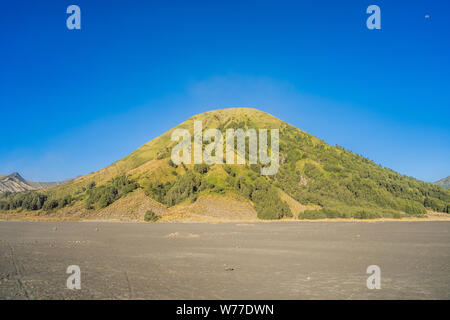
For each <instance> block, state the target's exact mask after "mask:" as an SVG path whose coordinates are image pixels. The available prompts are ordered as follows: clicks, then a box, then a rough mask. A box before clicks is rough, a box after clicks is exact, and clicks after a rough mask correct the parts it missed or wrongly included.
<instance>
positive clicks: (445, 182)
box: [434, 176, 450, 189]
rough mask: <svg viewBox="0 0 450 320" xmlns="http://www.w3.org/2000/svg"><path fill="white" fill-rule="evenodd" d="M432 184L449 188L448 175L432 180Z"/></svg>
mask: <svg viewBox="0 0 450 320" xmlns="http://www.w3.org/2000/svg"><path fill="white" fill-rule="evenodd" d="M434 184H436V185H438V186H441V187H442V188H444V189H450V176H448V177H447V178H444V179H441V180H439V181H436V182H434Z"/></svg>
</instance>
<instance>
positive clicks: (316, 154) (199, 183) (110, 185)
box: [0, 108, 450, 221]
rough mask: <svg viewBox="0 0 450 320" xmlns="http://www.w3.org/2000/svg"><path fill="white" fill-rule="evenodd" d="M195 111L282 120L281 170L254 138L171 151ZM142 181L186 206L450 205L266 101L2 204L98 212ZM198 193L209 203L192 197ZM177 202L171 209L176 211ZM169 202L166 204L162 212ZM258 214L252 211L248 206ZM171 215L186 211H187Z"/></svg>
mask: <svg viewBox="0 0 450 320" xmlns="http://www.w3.org/2000/svg"><path fill="white" fill-rule="evenodd" d="M194 121H201V123H202V127H203V132H205V130H207V129H218V130H219V132H222V133H224V132H225V131H226V130H227V129H235V130H237V129H243V130H244V131H246V130H249V129H255V130H261V129H267V130H269V129H278V130H279V170H278V171H277V172H276V174H274V175H269V176H262V175H261V174H260V172H261V170H260V169H261V167H263V165H261V164H260V163H258V164H251V163H250V162H249V154H248V149H249V144H248V142H246V143H245V146H246V152H245V155H244V156H245V164H218V163H213V164H210V165H207V164H205V163H203V164H195V165H194V164H185V163H181V164H179V165H177V164H175V163H174V162H173V161H172V159H171V154H172V151H173V148H174V146H176V145H177V144H178V141H172V139H171V136H172V133H173V132H174V131H175V130H177V129H186V130H187V131H188V132H189V133H190V135H191V137H192V136H193V133H194V129H193V128H194ZM269 131H270V130H269ZM192 141H193V140H191V144H192ZM268 141H270V139H269V140H268ZM206 144H207V143H205V145H206ZM205 145H204V146H203V147H205ZM224 148H225V145H224ZM270 152H272V151H270ZM224 157H225V153H224ZM224 160H225V159H224ZM136 190H141V191H142V192H143V193H142V194H144V195H145V196H146V197H149V198H150V199H152V200H154V201H156V202H158V203H160V204H161V205H162V206H165V207H167V208H175V209H176V208H180V210H181V208H185V209H183V210H181V211H183V212H186V210H187V209H186V208H190V209H189V210H198V208H218V206H217V205H216V204H217V203H220V201H221V200H219V198H220V197H219V198H218V197H216V196H221V197H222V196H223V197H234V198H233V199H237V200H236V201H238V202H239V201H241V202H242V201H244V202H248V203H250V204H251V208H252V210H254V211H256V213H257V217H258V218H260V219H294V218H298V219H322V218H353V219H374V218H402V217H409V216H414V217H424V216H426V214H427V212H428V211H435V212H441V213H443V214H447V213H448V212H449V208H450V191H449V190H444V189H442V188H441V187H439V186H436V185H433V184H431V183H426V182H423V181H419V180H417V179H414V178H411V177H408V176H405V175H401V174H399V173H397V172H395V171H393V170H391V169H387V168H384V167H382V166H380V165H377V164H375V163H374V162H373V161H371V160H369V159H367V158H364V157H362V156H360V155H357V154H355V153H353V152H351V151H349V150H346V149H345V148H343V147H340V146H331V145H329V144H327V143H326V142H325V141H323V140H321V139H318V138H317V137H314V136H312V135H310V134H308V133H306V132H304V131H302V130H301V129H298V128H296V127H294V126H292V125H290V124H288V123H287V122H284V121H282V120H280V119H278V118H276V117H274V116H273V115H270V114H268V113H265V112H263V111H260V110H258V109H254V108H228V109H218V110H213V111H208V112H205V113H201V114H197V115H194V116H192V117H190V118H188V119H187V120H186V121H184V122H182V123H180V124H179V125H177V126H176V127H174V128H172V129H170V130H168V131H167V132H165V133H163V134H162V135H160V136H159V137H157V138H155V139H153V140H151V141H149V142H147V143H146V144H144V145H143V146H141V147H140V148H138V149H136V150H135V151H133V152H132V153H130V154H129V155H128V156H126V157H124V158H122V159H120V160H118V161H116V162H114V163H112V164H111V165H109V166H107V167H105V168H103V169H101V170H98V171H96V172H93V173H91V174H88V175H85V176H81V177H79V178H76V179H74V180H72V181H70V182H69V183H66V184H63V185H60V186H57V187H54V188H51V189H48V190H43V191H40V192H38V193H25V195H23V196H22V195H20V196H19V195H18V196H17V198H14V196H12V195H9V196H8V197H7V198H4V199H2V198H0V211H1V210H2V208H3V210H5V208H6V209H7V212H8V211H9V212H10V211H12V210H24V209H25V210H31V211H36V212H41V211H42V212H43V214H46V213H48V212H58V211H59V210H61V209H63V208H66V207H71V206H75V205H76V207H77V208H78V209H79V210H82V211H83V210H84V211H83V212H84V213H83V215H84V216H87V217H88V216H90V215H95V216H98V214H99V212H102V210H104V209H105V208H107V207H109V206H110V205H112V204H114V203H115V202H116V201H119V200H121V199H126V198H127V197H128V195H129V194H132V195H133V194H136ZM142 194H141V193H140V197H141V196H142ZM209 196H211V197H209ZM20 197H23V198H24V199H19V198H20ZM199 199H202V200H201V203H202V205H201V206H199V205H197V206H193V207H191V206H190V205H189V204H194V205H195V203H196V202H197V201H199ZM205 199H206V200H205ZM239 199H240V200H239ZM21 200H22V202H21ZM136 202H138V201H137V200H136ZM20 203H22V205H20V206H19V205H17V204H20ZM124 203H126V206H125V205H124V206H122V207H121V208H122V209H121V210H124V211H127V212H128V213H129V212H138V211H139V212H140V215H141V216H142V212H143V210H144V207H142V206H140V205H139V203H135V204H134V203H133V201H125V202H124ZM141 203H142V201H141ZM144 203H147V202H146V201H144ZM148 203H149V205H148V210H149V211H154V210H155V208H156V207H155V206H153V205H150V203H153V202H151V201H149V202H148ZM138 207H139V209H138ZM244 207H245V206H244ZM244 207H243V208H244ZM30 208H31V209H30ZM80 208H81V209H80ZM195 208H197V209H195ZM78 209H77V210H78ZM175 209H170V210H171V212H177V210H175ZM67 210H69V209H67ZM180 210H178V211H179V212H181V211H180ZM248 210H250V209H248ZM127 212H124V213H123V215H127V214H128V213H127ZM165 212H166V211H164V210H163V211H160V212H159V214H160V215H161V217H160V218H161V220H163V221H164V220H165V218H164V215H165ZM167 212H169V211H167ZM196 212H197V211H196ZM214 212H220V214H221V215H224V216H223V217H222V218H221V219H222V220H223V219H225V220H226V219H227V215H226V214H225V212H224V211H218V210H217V209H214ZM119 214H120V213H119ZM154 214H156V215H158V212H154ZM211 214H212V213H211ZM251 214H252V213H251V212H248V216H250V215H251ZM229 215H230V217H231V216H233V213H232V212H230V214H229ZM172 216H173V217H178V218H179V219H180V221H183V219H185V218H183V217H186V214H180V215H172ZM212 216H214V217H215V218H217V219H219V217H217V216H216V215H215V214H212ZM105 218H106V215H105ZM190 219H191V218H190ZM171 221H172V220H171Z"/></svg>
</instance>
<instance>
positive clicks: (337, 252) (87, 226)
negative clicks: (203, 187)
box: [0, 221, 450, 299]
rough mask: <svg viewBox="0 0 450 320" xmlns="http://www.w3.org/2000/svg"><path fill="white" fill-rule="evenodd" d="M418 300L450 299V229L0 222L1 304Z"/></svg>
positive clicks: (438, 224) (422, 225)
mask: <svg viewBox="0 0 450 320" xmlns="http://www.w3.org/2000/svg"><path fill="white" fill-rule="evenodd" d="M69 265H78V266H80V268H81V290H69V289H67V288H66V279H67V277H68V276H69V275H68V274H66V268H67V267H68V266H69ZM369 265H378V266H379V267H380V268H381V289H380V290H369V289H367V287H366V279H367V277H368V276H369V275H367V274H366V269H367V267H368V266H369ZM408 298H412V299H449V298H450V222H443V221H435V222H433V221H424V222H404V221H402V222H371V223H369V222H277V223H221V224H209V223H172V224H163V223H156V224H145V223H118V222H78V223H71V222H12V221H9V222H7V221H1V222H0V299H408Z"/></svg>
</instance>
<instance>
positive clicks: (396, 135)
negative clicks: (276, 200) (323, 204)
mask: <svg viewBox="0 0 450 320" xmlns="http://www.w3.org/2000/svg"><path fill="white" fill-rule="evenodd" d="M70 4H77V5H79V6H80V8H81V20H82V21H81V26H82V29H81V30H68V29H67V28H66V18H67V16H68V15H67V14H66V8H67V6H69V5H70ZM370 4H377V5H379V6H380V8H381V19H382V22H381V24H382V25H381V26H382V29H381V30H372V31H371V30H368V29H367V28H366V19H367V17H368V14H366V12H365V11H366V8H367V7H368V6H369V5H370ZM426 14H429V15H430V17H429V18H428V19H426V18H425V15H426ZM449 14H450V2H449V1H446V0H442V1H437V0H427V1H424V0H421V1H417V0H414V1H394V0H389V1H380V0H371V1H364V0H358V1H322V0H315V1H290V2H284V1H262V0H259V1H243V0H241V1H230V0H227V1H188V0H183V1H93V0H89V1H81V0H73V1H72V0H71V1H63V0H58V1H23V0H16V1H8V2H5V3H2V6H1V10H0V41H1V46H0V114H1V129H0V132H1V134H0V173H4V174H5V173H11V172H13V171H18V172H20V173H21V174H22V175H23V176H24V177H26V178H28V179H32V180H41V181H49V180H59V179H65V178H70V177H74V176H77V175H80V174H86V173H89V172H91V171H95V170H98V169H100V168H102V167H104V166H107V165H109V164H110V163H112V162H114V161H116V160H118V159H120V158H122V157H124V156H126V155H127V154H129V153H130V152H132V151H133V150H135V149H136V148H138V147H139V146H141V145H142V144H144V143H146V142H147V141H149V140H151V139H153V138H155V137H157V136H158V135H160V134H161V133H163V132H165V131H166V130H168V129H170V128H171V127H173V126H175V125H177V124H178V123H180V122H182V121H184V120H185V119H186V118H188V117H189V116H192V115H194V114H197V113H200V112H204V111H207V110H211V109H216V108H223V107H232V106H252V107H257V108H259V109H261V110H264V111H266V112H269V113H271V114H273V115H275V116H277V117H278V118H281V119H282V120H285V121H287V122H289V123H291V124H293V125H295V126H297V127H299V128H301V129H303V130H305V131H307V132H309V133H311V134H313V135H315V136H317V137H319V138H322V139H324V140H325V141H326V142H328V143H330V144H332V145H334V144H339V145H342V146H344V147H346V148H348V149H351V150H353V151H354V152H356V153H359V154H362V155H364V156H366V157H368V158H370V159H372V160H374V161H375V162H377V163H380V164H382V165H383V166H385V167H389V168H392V169H394V170H396V171H398V172H400V173H403V174H407V175H410V176H413V177H416V178H419V179H422V180H425V181H434V180H437V179H440V178H443V177H445V176H448V175H450V143H449V141H450V59H449V58H450V53H449V52H450V40H449V39H450V19H449Z"/></svg>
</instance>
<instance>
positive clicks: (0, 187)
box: [0, 172, 61, 192]
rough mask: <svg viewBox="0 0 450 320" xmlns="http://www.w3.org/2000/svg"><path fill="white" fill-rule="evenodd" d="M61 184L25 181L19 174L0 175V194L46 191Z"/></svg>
mask: <svg viewBox="0 0 450 320" xmlns="http://www.w3.org/2000/svg"><path fill="white" fill-rule="evenodd" d="M60 184H61V182H33V181H28V180H25V179H24V178H23V177H22V176H21V175H20V174H19V173H17V172H14V173H12V174H10V175H0V192H7V191H9V192H23V191H29V190H37V189H46V188H51V187H55V186H58V185H60Z"/></svg>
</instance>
